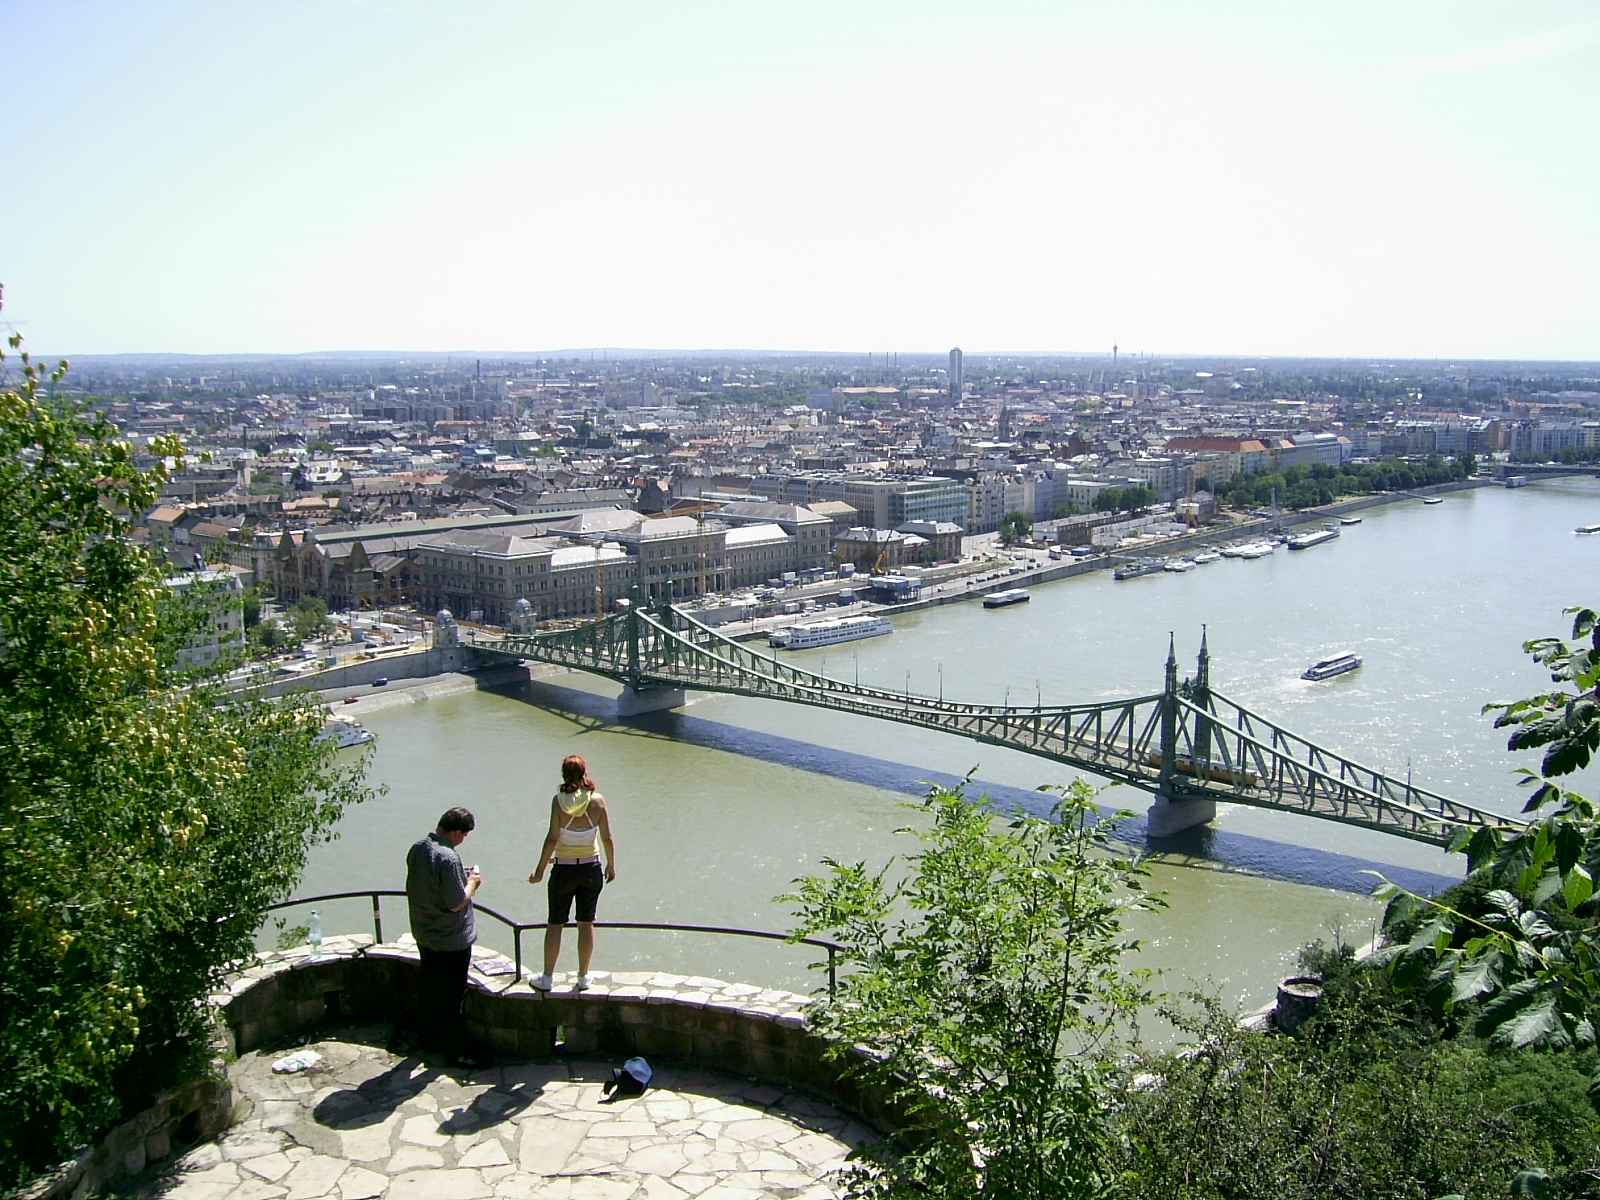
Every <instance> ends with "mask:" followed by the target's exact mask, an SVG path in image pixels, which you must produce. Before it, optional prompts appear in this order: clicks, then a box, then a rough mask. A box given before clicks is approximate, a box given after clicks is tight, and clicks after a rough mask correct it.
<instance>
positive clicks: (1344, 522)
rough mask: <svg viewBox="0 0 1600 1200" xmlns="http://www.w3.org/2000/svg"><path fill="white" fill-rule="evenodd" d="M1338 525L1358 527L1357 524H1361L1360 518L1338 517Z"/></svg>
mask: <svg viewBox="0 0 1600 1200" xmlns="http://www.w3.org/2000/svg"><path fill="white" fill-rule="evenodd" d="M1339 524H1341V525H1359V524H1361V518H1360V517H1340V518H1339Z"/></svg>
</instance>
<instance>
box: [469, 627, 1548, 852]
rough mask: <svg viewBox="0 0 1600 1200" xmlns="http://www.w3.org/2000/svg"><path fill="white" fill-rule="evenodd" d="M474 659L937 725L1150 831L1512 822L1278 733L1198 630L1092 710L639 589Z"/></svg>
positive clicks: (646, 691) (665, 694)
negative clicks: (1216, 683) (592, 613)
mask: <svg viewBox="0 0 1600 1200" xmlns="http://www.w3.org/2000/svg"><path fill="white" fill-rule="evenodd" d="M466 644H468V645H470V646H472V647H473V648H474V649H475V650H476V651H478V652H479V653H480V654H486V655H493V656H505V657H508V658H517V659H529V660H532V661H535V662H541V663H554V664H559V665H561V666H565V667H570V668H572V669H573V670H578V671H588V672H591V673H593V674H596V675H603V676H605V677H606V678H608V679H614V680H616V681H617V682H618V683H621V684H623V685H625V689H626V690H625V691H624V692H623V693H622V695H621V696H620V697H619V698H618V711H619V712H620V713H622V714H624V715H627V714H631V713H639V712H647V711H652V710H657V709H663V708H676V707H679V706H680V705H682V704H683V703H684V702H685V692H686V690H689V689H695V690H699V691H708V692H727V693H732V694H734V695H739V696H755V697H758V698H760V699H763V700H785V701H788V702H790V703H792V704H809V705H811V706H812V707H814V708H831V709H836V710H838V711H840V712H848V713H856V714H858V715H861V716H866V717H877V718H879V719H880V720H885V721H898V722H900V723H902V724H906V725H916V726H918V727H920V728H924V729H937V730H941V731H943V732H945V733H950V734H955V735H957V736H959V737H965V738H971V739H972V740H973V741H977V742H984V743H987V744H989V745H993V746H1004V747H1006V748H1007V749H1011V750H1021V751H1023V752H1024V753H1027V754H1034V755H1037V756H1039V757H1040V758H1048V759H1051V760H1053V761H1055V762H1059V763H1064V764H1066V765H1067V766H1069V767H1075V768H1078V769H1081V770H1084V771H1088V772H1091V773H1093V774H1095V775H1099V776H1103V777H1105V778H1108V779H1115V780H1119V781H1120V782H1122V783H1126V784H1129V785H1130V786H1132V787H1136V788H1140V789H1142V790H1143V791H1146V792H1150V793H1153V794H1154V795H1155V796H1156V802H1155V803H1154V804H1153V805H1152V806H1151V809H1150V813H1149V832H1150V835H1151V836H1152V837H1164V836H1168V835H1170V834H1173V833H1176V832H1177V831H1179V830H1181V829H1185V828H1188V827H1189V826H1192V825H1198V824H1203V823H1204V822H1206V821H1209V820H1211V819H1212V818H1213V817H1214V816H1215V815H1216V804H1217V801H1219V800H1221V801H1226V802H1228V803H1231V804H1249V805H1253V806H1255V807H1257V808H1271V809H1277V810H1279V811H1283V812H1293V813H1301V814H1303V815H1305V816H1309V817H1320V818H1322V819H1324V820H1329V821H1338V822H1341V823H1343V824H1346V825H1359V826H1363V827H1365V828H1368V829H1377V830H1381V831H1382V832H1384V833H1393V834H1398V835H1399V836H1401V837H1406V838H1412V839H1414V840H1416V841H1421V842H1430V843H1433V844H1435V845H1444V844H1446V843H1447V842H1448V841H1449V840H1450V837H1451V835H1452V833H1453V828H1454V827H1455V826H1459V825H1474V826H1476V825H1496V826H1503V827H1513V826H1515V825H1517V824H1518V822H1516V821H1514V820H1513V819H1511V818H1508V817H1505V816H1502V815H1500V814H1497V813H1492V812H1488V811H1486V810H1484V809H1479V808H1474V807H1472V806H1471V805H1467V804H1461V803H1459V802H1457V801H1454V800H1450V799H1447V798H1446V797H1444V796H1440V795H1438V794H1436V793H1434V792H1430V791H1427V790H1426V789H1424V788H1420V787H1416V786H1414V785H1413V784H1412V783H1411V781H1410V780H1409V779H1406V780H1401V779H1393V778H1391V777H1389V776H1387V775H1384V774H1383V773H1382V772H1380V771H1375V770H1373V769H1372V768H1370V767H1364V766H1362V765H1361V764H1359V763H1357V762H1354V761H1352V760H1351V759H1348V758H1345V757H1344V756H1343V755H1340V754H1336V753H1334V752H1333V751H1331V750H1327V749H1324V748H1323V747H1321V746H1318V745H1316V744H1315V743H1313V742H1310V741H1308V740H1307V739H1305V738H1303V737H1301V736H1299V735H1298V734H1295V733H1292V732H1290V731H1289V730H1287V729H1284V728H1282V727H1281V726H1279V725H1275V724H1273V722H1271V721H1270V720H1268V719H1267V718H1265V717H1263V716H1261V715H1259V714H1257V713H1253V712H1251V711H1250V710H1249V709H1247V708H1245V707H1244V706H1243V705H1242V704H1235V703H1234V702H1233V701H1231V700H1228V699H1227V698H1226V697H1224V696H1222V695H1220V694H1218V693H1217V692H1215V691H1213V690H1212V689H1211V684H1210V680H1209V674H1210V656H1209V654H1208V652H1207V650H1206V646H1205V638H1204V636H1203V635H1202V638H1201V645H1200V657H1199V665H1198V670H1197V671H1196V673H1195V676H1194V678H1192V679H1185V680H1182V681H1180V680H1179V678H1178V663H1177V659H1176V657H1175V655H1174V653H1173V651H1172V649H1171V648H1170V647H1169V649H1168V652H1167V666H1166V685H1165V687H1164V688H1163V689H1162V690H1161V691H1160V692H1157V693H1156V694H1154V695H1149V696H1135V697H1133V698H1131V699H1127V700H1110V701H1104V702H1101V703H1096V704H1073V705H1046V704H1042V703H1036V704H1033V705H1012V704H1005V705H993V704H964V703H961V702H960V701H955V700H946V699H943V698H939V699H934V698H932V697H928V696H919V695H914V694H911V693H909V692H895V691H888V690H885V689H883V688H873V687H863V686H861V685H860V684H855V683H845V682H842V681H840V680H837V679H830V678H828V677H827V676H825V675H819V674H817V673H815V672H812V671H804V670H801V669H799V668H798V667H793V666H789V665H788V664H787V663H783V662H780V661H778V659H777V656H776V654H775V653H767V654H763V653H759V652H757V651H755V650H752V649H750V648H749V647H747V646H745V645H742V644H740V643H739V642H736V641H734V640H733V639H731V638H729V637H726V636H724V635H723V634H720V633H718V632H717V631H716V630H714V629H711V628H709V627H707V626H705V625H702V624H700V623H699V622H697V621H695V620H694V619H693V618H691V617H690V616H688V615H687V614H686V613H685V612H684V611H683V610H682V609H679V608H677V607H676V606H674V605H672V604H670V603H663V604H661V605H659V606H657V607H656V608H654V609H653V610H652V609H646V608H644V607H642V606H641V605H640V604H639V603H638V601H637V599H635V600H634V601H633V602H632V603H629V602H624V603H623V606H622V609H621V611H619V612H617V613H615V614H613V615H612V616H609V617H605V618H603V619H601V620H597V621H595V622H593V623H591V624H588V625H583V626H580V627H578V628H575V629H568V630H561V631H558V632H549V633H537V634H511V635H509V636H506V637H502V638H487V637H483V636H481V635H475V634H469V636H468V641H467V643H466Z"/></svg>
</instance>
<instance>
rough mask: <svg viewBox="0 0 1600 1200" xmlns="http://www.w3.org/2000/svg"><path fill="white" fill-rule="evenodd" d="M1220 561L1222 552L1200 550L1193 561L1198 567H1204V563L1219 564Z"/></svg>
mask: <svg viewBox="0 0 1600 1200" xmlns="http://www.w3.org/2000/svg"><path fill="white" fill-rule="evenodd" d="M1221 559H1222V552H1221V551H1220V550H1202V551H1200V553H1199V554H1196V555H1195V556H1194V561H1195V562H1196V563H1197V564H1198V565H1200V566H1204V565H1205V564H1206V563H1214V562H1220V561H1221Z"/></svg>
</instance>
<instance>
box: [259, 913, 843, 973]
mask: <svg viewBox="0 0 1600 1200" xmlns="http://www.w3.org/2000/svg"><path fill="white" fill-rule="evenodd" d="M384 896H397V897H404V896H405V892H403V891H398V890H396V889H392V888H365V889H363V890H361V891H359V892H328V893H326V894H324V895H320V896H297V897H295V898H294V899H293V900H280V901H279V902H278V903H276V904H269V905H267V907H266V910H265V911H267V912H276V911H277V910H278V909H281V908H295V907H298V906H299V905H302V904H321V903H325V902H327V901H329V900H360V899H362V898H364V897H365V898H367V899H370V900H371V901H372V934H373V938H374V939H375V940H376V941H379V942H381V941H383V909H382V906H381V905H380V904H379V903H378V901H379V900H380V899H381V898H382V897H384ZM472 907H473V909H474V911H476V912H480V913H483V914H484V915H485V916H489V917H493V918H494V919H495V920H496V921H499V922H500V923H501V924H502V925H504V926H506V927H507V928H508V929H510V930H511V940H512V944H513V946H514V947H515V948H516V967H517V978H518V979H520V978H522V935H523V933H524V931H526V930H529V929H544V928H547V927H548V926H549V924H550V923H549V922H548V921H514V920H512V919H511V918H510V917H508V916H506V915H505V914H504V913H501V912H496V911H495V910H494V909H492V908H490V907H489V906H488V905H487V904H479V903H477V902H476V901H474V902H473V905H472ZM594 924H595V928H597V929H653V930H660V931H663V932H668V933H715V934H723V935H727V936H731V937H750V938H762V939H765V940H766V941H772V942H790V943H793V944H794V945H797V946H816V947H818V948H819V949H823V950H826V951H827V952H828V994H829V995H830V996H831V995H833V992H834V989H835V988H836V987H837V986H838V982H839V980H838V954H839V951H841V950H843V949H844V947H843V946H841V945H839V943H838V942H830V941H828V940H827V939H826V938H810V937H793V936H791V935H790V934H787V933H774V932H772V931H771V930H766V929H736V928H734V927H732V926H724V925H674V924H667V923H663V922H659V921H596V922H595V923H594Z"/></svg>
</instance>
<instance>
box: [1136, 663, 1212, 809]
mask: <svg viewBox="0 0 1600 1200" xmlns="http://www.w3.org/2000/svg"><path fill="white" fill-rule="evenodd" d="M1182 690H1186V691H1188V692H1189V693H1190V695H1191V696H1192V695H1195V694H1197V693H1203V694H1204V695H1205V696H1207V697H1209V696H1210V694H1211V655H1210V653H1209V651H1207V649H1206V640H1205V634H1204V633H1202V634H1201V635H1200V661H1199V665H1198V668H1197V670H1196V673H1195V678H1194V680H1193V681H1192V682H1186V683H1185V685H1184V688H1183V689H1182ZM1180 695H1181V691H1180V688H1179V684H1178V655H1177V649H1176V646H1175V643H1174V641H1173V639H1172V638H1171V636H1170V635H1169V636H1168V638H1167V678H1166V685H1165V686H1164V687H1163V689H1162V693H1161V773H1160V775H1159V777H1158V779H1157V786H1156V800H1155V803H1154V804H1152V805H1151V806H1150V810H1149V812H1148V813H1147V814H1146V824H1145V829H1146V832H1147V833H1148V834H1149V836H1150V837H1153V838H1164V837H1171V836H1172V835H1173V834H1175V833H1178V832H1180V831H1182V830H1185V829H1188V828H1190V827H1192V826H1195V825H1204V824H1206V822H1208V821H1211V820H1214V819H1215V818H1216V815H1217V802H1216V801H1215V800H1213V799H1212V798H1211V797H1210V796H1207V795H1204V794H1200V795H1195V794H1192V793H1191V792H1190V790H1189V787H1188V785H1187V784H1186V783H1185V782H1184V780H1185V778H1186V777H1185V776H1184V775H1183V774H1182V773H1181V772H1180V771H1179V770H1178V766H1179V763H1180V762H1182V761H1184V759H1183V757H1180V752H1179V749H1178V702H1179V697H1180ZM1209 732H1210V731H1209V729H1207V730H1206V744H1207V751H1208V752H1209ZM1197 734H1198V731H1197ZM1201 757H1202V755H1201V752H1200V744H1199V742H1198V740H1197V742H1196V744H1195V745H1194V746H1193V747H1192V748H1191V753H1190V754H1189V755H1187V758H1188V761H1189V762H1191V763H1192V762H1195V761H1197V760H1199V759H1200V758H1201Z"/></svg>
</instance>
